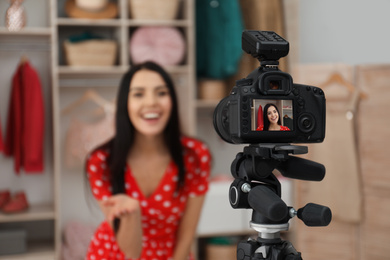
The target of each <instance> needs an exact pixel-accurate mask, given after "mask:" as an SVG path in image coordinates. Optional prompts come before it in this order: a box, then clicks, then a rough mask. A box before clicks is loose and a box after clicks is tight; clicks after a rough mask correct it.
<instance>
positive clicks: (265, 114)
mask: <svg viewBox="0 0 390 260" xmlns="http://www.w3.org/2000/svg"><path fill="white" fill-rule="evenodd" d="M251 109H252V110H251V112H252V125H251V130H252V131H293V130H294V124H293V116H294V113H293V101H292V100H276V99H275V100H272V99H253V100H252V108H251Z"/></svg>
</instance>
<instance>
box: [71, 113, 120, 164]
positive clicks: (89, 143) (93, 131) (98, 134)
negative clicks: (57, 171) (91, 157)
mask: <svg viewBox="0 0 390 260" xmlns="http://www.w3.org/2000/svg"><path fill="white" fill-rule="evenodd" d="M114 133H115V129H114V114H113V113H111V112H106V115H105V117H104V118H103V119H101V120H99V121H98V122H94V123H87V122H83V121H81V120H80V119H77V118H73V119H72V120H71V123H70V126H69V128H68V132H67V134H66V144H65V165H66V167H67V168H70V169H80V168H82V167H84V163H85V159H86V157H87V155H88V153H90V152H91V151H92V150H93V149H95V148H97V147H98V146H99V145H101V144H103V143H105V142H107V141H108V140H109V139H111V138H112V137H113V136H114Z"/></svg>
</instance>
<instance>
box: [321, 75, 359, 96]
mask: <svg viewBox="0 0 390 260" xmlns="http://www.w3.org/2000/svg"><path fill="white" fill-rule="evenodd" d="M335 83H336V84H339V85H342V86H344V87H345V88H346V89H347V90H348V91H349V92H350V93H354V92H355V91H359V92H360V94H359V97H360V98H363V99H364V98H367V94H366V93H364V92H362V91H360V90H358V89H356V88H355V86H354V85H353V84H352V83H350V82H349V81H347V80H345V78H344V77H343V76H342V75H341V74H340V73H339V72H334V73H333V74H332V75H330V77H329V78H328V79H327V80H326V81H325V82H323V83H322V84H320V85H319V86H318V87H319V88H321V89H323V88H325V87H327V86H328V85H331V84H335Z"/></svg>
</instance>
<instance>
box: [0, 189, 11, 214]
mask: <svg viewBox="0 0 390 260" xmlns="http://www.w3.org/2000/svg"><path fill="white" fill-rule="evenodd" d="M10 199H11V192H10V191H9V190H1V191H0V209H1V208H2V207H3V206H4V205H5V204H7V203H8V202H9V200H10Z"/></svg>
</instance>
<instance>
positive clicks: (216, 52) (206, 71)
mask: <svg viewBox="0 0 390 260" xmlns="http://www.w3.org/2000/svg"><path fill="white" fill-rule="evenodd" d="M243 30H244V27H243V20H242V15H241V8H240V4H239V2H238V0H197V1H196V59H197V60H196V63H197V76H198V78H213V79H225V78H227V77H229V76H232V75H234V74H235V73H236V72H237V70H238V66H239V61H240V58H241V55H242V53H243V51H242V49H241V34H242V32H243Z"/></svg>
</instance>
